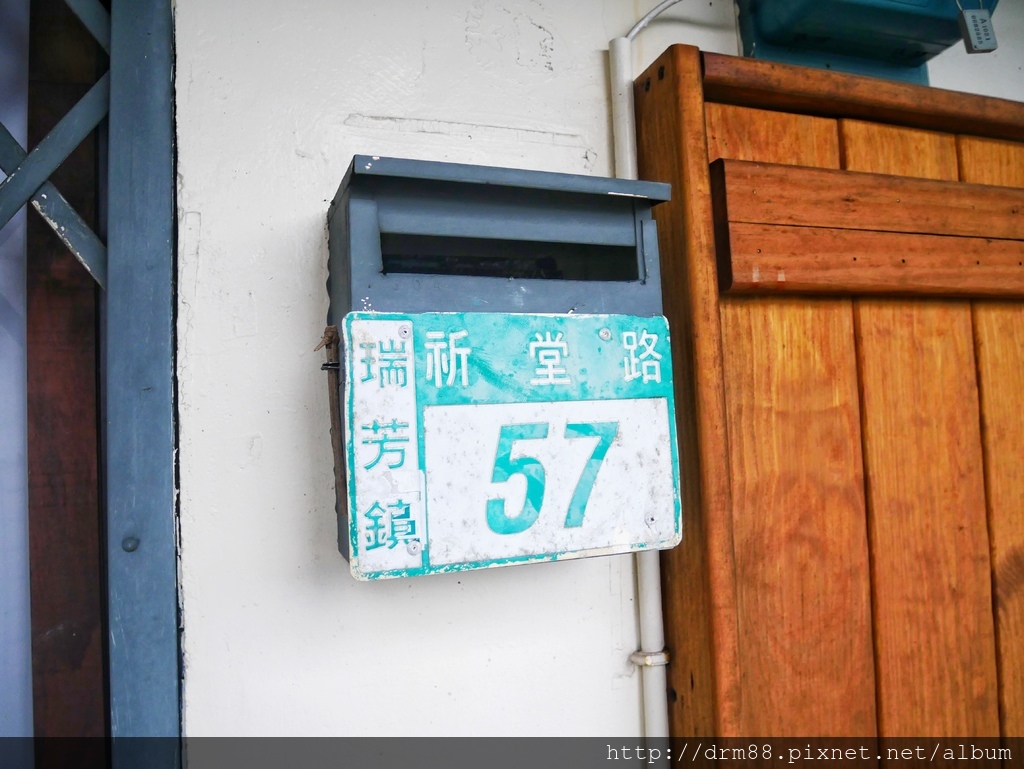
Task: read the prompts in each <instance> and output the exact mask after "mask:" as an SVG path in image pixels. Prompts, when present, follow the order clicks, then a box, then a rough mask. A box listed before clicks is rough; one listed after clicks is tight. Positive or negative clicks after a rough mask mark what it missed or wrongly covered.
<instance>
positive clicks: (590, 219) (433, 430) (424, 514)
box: [325, 156, 681, 579]
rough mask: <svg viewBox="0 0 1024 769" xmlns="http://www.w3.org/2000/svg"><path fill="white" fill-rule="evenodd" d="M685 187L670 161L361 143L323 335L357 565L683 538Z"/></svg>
mask: <svg viewBox="0 0 1024 769" xmlns="http://www.w3.org/2000/svg"><path fill="white" fill-rule="evenodd" d="M668 197H669V188H668V185H665V184H657V183H652V182H636V181H625V180H617V179H604V178H597V177H590V176H575V175H568V174H555V173H545V172H537V171H521V170H514V169H505V168H491V167H480V166H470V165H462V164H448V163H433V162H424V161H415V160H401V159H394V158H382V157H369V156H356V157H355V158H354V159H353V162H352V165H351V167H350V168H349V170H348V173H347V174H346V175H345V178H344V180H343V182H342V184H341V187H340V189H339V190H338V194H337V196H336V197H335V199H334V201H333V202H332V204H331V207H330V210H329V213H328V224H329V237H330V260H329V278H328V292H329V295H330V311H329V316H328V324H329V326H328V335H327V336H325V342H326V343H327V344H328V360H329V362H328V363H327V364H325V368H328V370H329V371H330V372H331V403H332V421H333V422H334V425H333V427H332V437H333V440H334V447H335V480H336V485H337V514H338V525H339V529H338V543H339V549H340V550H341V552H342V553H343V554H344V555H345V557H346V558H348V560H349V562H350V566H351V569H352V573H353V575H355V576H356V577H357V578H358V579H377V578H382V577H403V576H415V575H420V574H431V573H438V572H446V571H457V570H464V569H472V568H483V567H490V566H500V565H508V564H514V563H525V562H531V561H539V560H556V559H563V558H577V557H583V556H589V555H601V554H610V553H623V552H629V551H634V550H639V549H644V548H667V547H672V546H674V545H675V544H677V543H678V542H679V540H680V537H681V516H680V499H681V495H680V490H679V469H678V464H679V459H678V450H677V441H676V433H675V430H676V427H675V406H674V399H673V385H672V360H671V350H670V340H669V329H668V326H667V322H666V321H665V319H664V318H663V317H661V307H662V304H661V283H660V269H659V262H658V244H657V232H656V229H655V223H654V221H653V219H652V218H651V208H652V207H653V206H654V205H656V204H657V203H659V202H661V201H664V200H667V199H668ZM332 329H336V331H334V330H332Z"/></svg>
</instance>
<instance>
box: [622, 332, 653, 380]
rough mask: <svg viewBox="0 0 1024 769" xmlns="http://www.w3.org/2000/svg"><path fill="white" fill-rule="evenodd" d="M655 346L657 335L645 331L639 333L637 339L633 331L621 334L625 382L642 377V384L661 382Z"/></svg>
mask: <svg viewBox="0 0 1024 769" xmlns="http://www.w3.org/2000/svg"><path fill="white" fill-rule="evenodd" d="M656 344H658V335H657V334H649V333H647V329H644V330H643V331H641V332H640V335H639V338H638V337H637V333H636V332H635V331H624V332H623V333H622V346H623V347H624V348H625V349H626V352H627V355H626V357H625V358H623V360H622V367H623V368H624V369H625V374H624V376H623V379H625V381H627V382H632V381H633V380H634V379H637V378H639V377H641V376H642V377H643V383H644V384H647V383H648V382H659V383H660V382H661V353H659V352H656V351H655V349H654V346H655V345H656ZM638 351H639V352H638Z"/></svg>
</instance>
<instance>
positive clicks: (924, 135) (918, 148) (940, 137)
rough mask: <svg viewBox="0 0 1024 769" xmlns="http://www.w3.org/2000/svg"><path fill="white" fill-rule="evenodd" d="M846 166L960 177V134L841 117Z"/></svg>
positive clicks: (949, 178)
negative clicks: (958, 153)
mask: <svg viewBox="0 0 1024 769" xmlns="http://www.w3.org/2000/svg"><path fill="white" fill-rule="evenodd" d="M839 127H840V136H841V144H840V146H841V149H842V155H843V168H844V169H845V170H847V171H867V172H868V173H875V174H891V175H893V176H910V177H914V178H918V179H940V180H944V181H949V182H955V181H957V180H958V179H959V178H960V176H959V170H958V167H957V157H956V137H955V136H953V135H951V134H943V133H936V132H934V131H919V130H916V129H912V128H895V127H893V126H886V125H879V124H878V123H865V122H863V121H861V120H841V121H839Z"/></svg>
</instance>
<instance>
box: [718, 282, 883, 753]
mask: <svg viewBox="0 0 1024 769" xmlns="http://www.w3.org/2000/svg"><path fill="white" fill-rule="evenodd" d="M722 345H723V353H724V358H725V385H726V407H727V409H728V433H729V448H730V472H731V476H732V497H733V511H734V512H733V521H734V526H735V531H734V534H733V537H734V541H735V547H736V581H737V599H738V602H739V604H738V612H739V613H738V617H739V637H740V655H741V664H742V665H743V681H744V687H743V727H744V731H743V734H745V735H750V736H780V737H788V736H801V735H807V734H815V735H829V736H865V735H867V736H870V735H873V734H874V731H875V687H874V659H873V647H872V635H871V603H870V578H869V566H868V549H867V535H866V521H865V503H864V487H863V481H864V479H863V471H862V466H861V453H860V413H859V405H858V397H857V369H856V359H855V353H854V349H853V315H852V312H851V308H850V303H849V302H843V301H814V300H807V299H801V300H793V299H770V300H765V299H752V300H740V301H736V300H733V301H729V302H723V306H722Z"/></svg>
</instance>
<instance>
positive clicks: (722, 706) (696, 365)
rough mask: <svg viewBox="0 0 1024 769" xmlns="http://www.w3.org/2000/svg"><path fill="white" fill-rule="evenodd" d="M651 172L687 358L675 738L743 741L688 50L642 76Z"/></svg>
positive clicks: (672, 692)
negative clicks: (661, 193)
mask: <svg viewBox="0 0 1024 769" xmlns="http://www.w3.org/2000/svg"><path fill="white" fill-rule="evenodd" d="M635 95H636V108H637V116H638V120H637V125H638V129H637V147H638V151H639V163H640V175H641V176H642V178H644V179H652V180H658V181H665V182H669V183H670V184H671V185H672V200H671V201H670V202H668V203H664V204H662V205H660V206H658V207H657V208H656V209H655V218H656V219H657V221H658V237H659V242H660V250H661V274H662V289H663V291H662V293H663V296H664V303H665V315H666V317H667V318H668V320H669V324H670V326H671V328H672V345H673V348H672V356H673V360H674V361H675V362H676V367H677V369H676V388H677V389H676V399H677V408H676V413H677V414H678V418H679V425H678V431H679V432H678V434H679V439H680V460H681V461H680V470H681V473H682V480H683V494H684V499H683V541H682V544H681V545H680V546H679V547H677V548H675V549H674V550H670V551H667V552H665V553H663V554H662V567H663V569H662V583H663V585H662V587H663V601H664V609H665V623H666V628H665V632H666V639H667V643H668V649H669V651H670V653H671V655H672V663H671V664H670V665H669V667H668V680H669V703H670V706H669V716H670V720H671V729H672V734H673V735H675V736H690V735H709V734H740V733H742V732H741V730H740V723H741V722H740V715H739V707H740V695H739V687H740V675H741V673H740V667H739V660H738V658H737V647H736V644H737V639H736V598H735V586H734V573H733V572H734V564H733V543H732V528H731V524H730V520H729V509H730V501H729V485H728V470H727V468H728V462H729V456H728V451H727V449H726V439H725V433H724V430H723V429H722V426H723V425H724V424H725V402H724V389H723V384H722V361H721V330H720V328H719V318H718V279H717V276H716V274H715V254H714V245H713V244H714V235H713V232H712V221H711V201H710V196H709V192H708V190H709V181H708V166H707V139H706V137H705V132H704V102H703V95H702V92H701V72H700V52H699V51H698V50H697V49H696V48H692V47H688V46H677V47H674V48H672V49H670V50H669V51H667V52H666V53H665V54H663V55H662V56H661V57H660V58H659V59H658V60H657V61H655V62H654V63H653V64H652V65H651V67H650V68H649V69H648V70H647V71H646V72H645V73H644V74H643V75H642V76H641V77H640V78H639V79H638V80H637V87H636V90H635Z"/></svg>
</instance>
